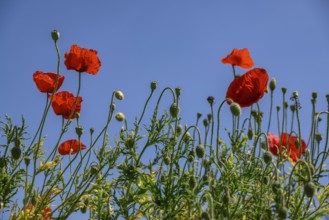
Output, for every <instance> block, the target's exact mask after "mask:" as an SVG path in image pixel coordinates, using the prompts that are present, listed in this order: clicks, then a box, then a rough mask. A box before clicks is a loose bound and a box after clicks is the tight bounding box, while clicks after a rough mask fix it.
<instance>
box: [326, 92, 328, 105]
mask: <svg viewBox="0 0 329 220" xmlns="http://www.w3.org/2000/svg"><path fill="white" fill-rule="evenodd" d="M326 98H327V102H328V103H329V94H327V95H326Z"/></svg>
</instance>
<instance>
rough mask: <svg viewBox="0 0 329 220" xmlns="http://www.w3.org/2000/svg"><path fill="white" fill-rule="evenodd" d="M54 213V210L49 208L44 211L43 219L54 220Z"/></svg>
mask: <svg viewBox="0 0 329 220" xmlns="http://www.w3.org/2000/svg"><path fill="white" fill-rule="evenodd" d="M51 213H52V210H51V208H50V207H47V208H45V209H44V210H43V214H42V217H43V220H52V219H51V218H50V214H51Z"/></svg>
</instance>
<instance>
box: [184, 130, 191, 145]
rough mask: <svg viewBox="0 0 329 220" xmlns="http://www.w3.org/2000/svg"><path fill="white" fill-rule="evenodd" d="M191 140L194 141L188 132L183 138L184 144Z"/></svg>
mask: <svg viewBox="0 0 329 220" xmlns="http://www.w3.org/2000/svg"><path fill="white" fill-rule="evenodd" d="M190 140H192V137H191V135H190V133H188V132H186V133H185V135H184V138H183V141H184V143H188V142H189V141H190Z"/></svg>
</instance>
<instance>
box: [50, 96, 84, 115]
mask: <svg viewBox="0 0 329 220" xmlns="http://www.w3.org/2000/svg"><path fill="white" fill-rule="evenodd" d="M49 97H51V96H49ZM75 102H76V104H75ZM81 102H82V97H81V96H79V97H78V98H76V97H75V96H74V95H73V94H72V93H70V92H67V91H62V92H58V93H56V94H55V95H54V97H53V100H52V103H51V105H52V107H53V109H54V112H55V114H56V115H62V116H63V117H64V118H65V119H72V118H74V115H75V113H80V110H81ZM74 106H75V109H73V108H74ZM72 111H73V113H72ZM70 115H71V118H70Z"/></svg>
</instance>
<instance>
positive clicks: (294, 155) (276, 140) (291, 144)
mask: <svg viewBox="0 0 329 220" xmlns="http://www.w3.org/2000/svg"><path fill="white" fill-rule="evenodd" d="M267 138H268V143H269V149H270V151H271V153H272V154H273V155H275V156H278V155H279V154H280V155H282V154H281V153H282V152H284V151H286V152H287V154H288V156H289V157H290V158H291V159H292V160H293V161H294V162H297V160H298V158H300V156H301V155H302V154H304V153H305V150H306V143H305V141H304V140H301V144H300V145H301V149H298V148H297V147H296V140H297V139H298V137H297V136H291V135H289V134H288V133H282V134H281V137H279V136H277V135H275V134H272V133H269V134H268V135H267ZM280 139H281V143H282V144H281V145H280ZM282 156H285V155H282Z"/></svg>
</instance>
